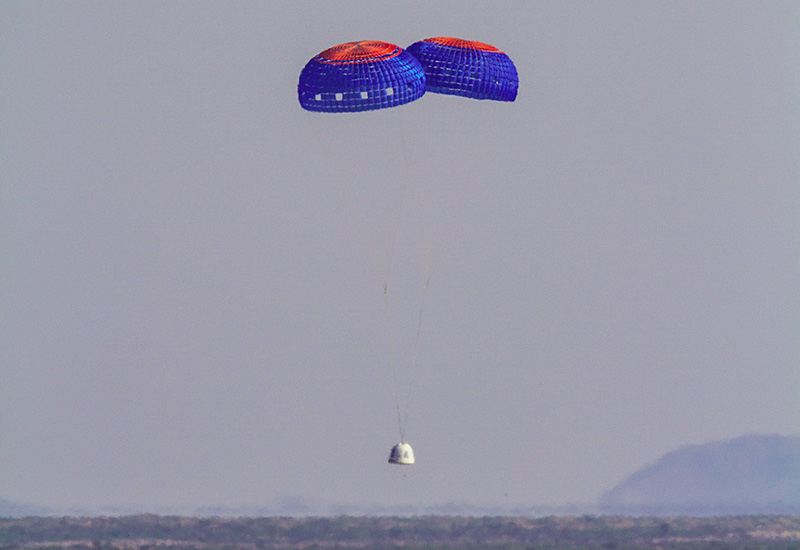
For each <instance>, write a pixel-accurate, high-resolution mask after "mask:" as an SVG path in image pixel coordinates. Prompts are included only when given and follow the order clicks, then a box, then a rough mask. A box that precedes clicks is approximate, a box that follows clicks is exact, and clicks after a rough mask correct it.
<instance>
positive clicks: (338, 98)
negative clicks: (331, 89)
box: [336, 93, 344, 101]
mask: <svg viewBox="0 0 800 550" xmlns="http://www.w3.org/2000/svg"><path fill="white" fill-rule="evenodd" d="M343 98H344V94H342V93H338V94H336V101H341V100H342V99H343Z"/></svg>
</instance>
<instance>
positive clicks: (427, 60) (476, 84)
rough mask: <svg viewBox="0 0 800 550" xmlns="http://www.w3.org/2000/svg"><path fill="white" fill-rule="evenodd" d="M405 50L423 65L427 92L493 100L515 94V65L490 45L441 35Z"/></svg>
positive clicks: (512, 99)
mask: <svg viewBox="0 0 800 550" xmlns="http://www.w3.org/2000/svg"><path fill="white" fill-rule="evenodd" d="M407 51H408V52H409V53H411V55H413V56H414V57H416V58H417V59H418V60H419V62H420V63H421V64H422V67H423V68H424V69H425V77H426V78H427V91H429V92H435V93H439V94H451V95H460V96H464V97H471V98H473V99H493V100H496V101H514V100H515V99H516V98H517V90H518V88H519V76H518V75H517V68H516V67H515V66H514V62H513V61H511V58H509V57H508V55H506V54H505V53H503V52H501V51H500V50H498V49H497V48H495V47H494V46H490V45H488V44H483V43H482V42H475V41H472V40H461V39H458V38H450V37H444V36H441V37H437V38H427V39H425V40H422V41H420V42H415V43H414V44H412V45H411V46H409V47H408V49H407Z"/></svg>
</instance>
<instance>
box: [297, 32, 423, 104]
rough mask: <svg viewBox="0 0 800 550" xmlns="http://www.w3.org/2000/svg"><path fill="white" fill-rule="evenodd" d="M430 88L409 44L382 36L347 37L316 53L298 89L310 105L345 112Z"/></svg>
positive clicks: (403, 99)
mask: <svg viewBox="0 0 800 550" xmlns="http://www.w3.org/2000/svg"><path fill="white" fill-rule="evenodd" d="M424 93H425V71H424V70H423V69H422V66H421V65H420V63H419V61H417V59H416V58H415V57H414V56H412V55H411V54H410V53H408V52H407V51H406V50H404V49H402V48H400V47H399V46H395V45H394V44H389V43H387V42H379V41H374V40H372V41H370V40H367V41H361V42H347V43H345V44H339V45H338V46H334V47H332V48H328V49H327V50H325V51H324V52H321V53H319V54H318V55H316V56H314V57H313V58H312V59H311V60H310V61H309V62H308V63H307V64H306V66H305V67H304V68H303V70H302V72H301V73H300V82H299V83H298V85H297V95H298V98H299V100H300V105H301V106H302V107H303V108H304V109H306V110H308V111H319V112H327V113H346V112H354V111H371V110H373V109H385V108H388V107H396V106H398V105H403V104H405V103H409V102H411V101H414V100H416V99H419V98H420V97H422V95H423V94H424Z"/></svg>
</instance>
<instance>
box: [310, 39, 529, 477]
mask: <svg viewBox="0 0 800 550" xmlns="http://www.w3.org/2000/svg"><path fill="white" fill-rule="evenodd" d="M518 85H519V79H518V76H517V70H516V67H515V66H514V63H513V62H512V61H511V59H510V58H509V57H508V56H507V55H506V54H505V53H503V52H501V51H500V50H498V49H497V48H495V47H493V46H489V45H488V44H484V43H482V42H475V41H468V40H461V39H457V38H449V37H438V38H428V39H426V40H423V41H420V42H415V43H414V44H412V45H411V46H409V48H408V49H406V50H404V49H402V48H400V47H398V46H396V45H394V44H390V43H388V42H381V41H374V40H372V41H369V40H367V41H359V42H347V43H344V44H339V45H337V46H333V47H331V48H328V49H327V50H324V51H322V52H321V53H319V54H317V55H316V56H314V57H313V58H311V59H310V60H309V61H308V63H307V64H306V65H305V67H304V68H303V69H302V71H301V73H300V78H299V82H298V85H297V95H298V100H299V102H300V106H301V107H302V108H303V109H305V110H307V111H312V112H322V113H355V112H361V111H373V110H380V109H387V108H391V107H397V106H400V105H405V104H407V103H411V102H414V101H416V100H418V99H419V98H421V97H422V96H423V95H424V94H425V93H426V91H429V92H434V93H442V94H451V95H460V96H464V97H469V98H474V99H491V100H496V101H514V100H515V99H516V96H517V88H518ZM348 137H349V136H348ZM359 179H361V178H359ZM386 218H387V219H388V218H391V216H387V217H386ZM395 231H396V229H395ZM393 245H394V237H392V239H391V244H390V245H389V247H390V250H389V252H388V254H384V256H383V257H382V258H381V261H379V262H376V263H380V264H382V265H383V270H381V269H379V270H378V271H379V279H380V281H381V286H382V289H383V293H384V299H385V316H386V326H387V333H388V337H389V348H390V353H392V357H391V358H390V363H391V364H392V369H393V378H394V386H395V401H396V406H397V421H398V427H399V431H400V442H399V443H397V444H396V445H395V446H394V447H392V450H391V452H390V455H389V463H390V464H400V465H410V464H413V463H414V451H413V449H412V448H411V445H409V444H408V443H407V442H405V430H406V424H407V421H408V410H409V407H408V404H409V402H410V395H411V386H412V385H411V381H410V380H409V382H408V386H407V393H406V395H405V414H403V413H402V412H401V399H400V384H399V382H398V373H397V366H396V361H395V358H394V354H393V351H392V350H393V349H394V343H393V338H392V328H391V327H392V323H391V321H390V315H389V297H388V296H389V295H388V290H387V286H388V270H389V267H390V266H391V255H392V254H391V247H393ZM418 246H420V245H419V243H418ZM438 251H439V252H440V251H441V248H439V249H438ZM418 252H419V253H420V256H421V257H422V256H424V255H425V254H423V253H422V251H421V250H418ZM428 264H429V265H428V266H426V267H427V268H428V271H427V272H426V273H424V274H423V279H424V281H423V285H422V299H421V301H420V307H419V315H418V319H417V323H416V325H417V329H416V339H415V340H414V344H413V352H412V359H411V364H410V368H409V369H408V371H409V378H410V377H411V373H413V371H414V368H415V366H416V363H417V354H418V347H419V340H420V332H421V327H422V313H423V305H424V302H425V292H426V291H427V289H428V283H429V280H430V277H431V270H432V264H433V260H430V261H428Z"/></svg>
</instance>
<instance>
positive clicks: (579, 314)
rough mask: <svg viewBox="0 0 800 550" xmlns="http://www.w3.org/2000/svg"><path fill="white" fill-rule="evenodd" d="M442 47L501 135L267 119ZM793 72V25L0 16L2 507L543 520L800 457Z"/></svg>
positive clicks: (747, 15)
mask: <svg viewBox="0 0 800 550" xmlns="http://www.w3.org/2000/svg"><path fill="white" fill-rule="evenodd" d="M442 35H444V36H456V37H459V38H465V39H470V40H479V41H483V42H486V43H489V44H492V45H495V46H497V47H499V48H500V49H502V50H504V51H506V52H507V53H508V54H509V55H510V56H511V58H512V59H513V60H514V61H515V63H516V65H517V69H518V71H519V74H520V92H519V96H518V99H517V101H516V102H515V103H498V102H488V101H471V100H467V99H463V98H456V97H452V96H441V95H435V94H428V95H426V96H424V97H423V98H422V99H420V100H419V101H417V102H415V103H412V104H410V105H406V106H403V107H399V108H396V109H390V110H387V111H382V112H373V113H361V114H356V115H343V116H335V115H322V114H314V113H308V112H305V111H303V110H302V109H301V108H300V106H299V104H298V102H297V97H296V86H297V78H298V75H299V73H300V70H301V69H302V67H303V65H304V64H305V63H306V62H307V61H308V59H310V58H311V57H312V56H314V55H315V54H316V53H318V52H319V51H321V50H324V49H326V48H328V47H330V46H333V45H335V44H339V43H342V42H348V41H352V40H363V39H377V40H385V41H388V42H393V43H396V44H399V45H401V46H404V47H405V46H408V45H409V44H411V43H412V42H414V41H416V40H420V39H423V38H427V37H430V36H442ZM798 43H800V9H799V8H798V4H797V3H795V2H758V3H753V2H702V3H697V2H694V1H692V2H683V3H682V2H664V3H660V4H654V3H647V4H645V3H640V2H588V3H578V2H573V3H563V2H537V3H533V2H531V3H520V2H517V1H508V2H501V1H494V2H476V1H470V2H466V1H464V0H458V1H452V2H445V1H431V0H427V1H424V2H423V1H408V2H397V3H394V4H392V5H390V4H389V3H386V2H367V1H363V2H358V1H346V2H338V3H335V4H334V3H322V2H319V3H317V2H307V1H306V2H303V1H298V0H292V1H286V2H277V1H275V2H236V3H210V2H205V3H197V2H169V3H163V2H133V3H119V2H112V3H108V2H81V1H79V2H24V3H23V2H4V3H2V4H1V5H0V48H2V50H1V52H0V55H2V57H1V58H0V74H1V75H3V76H2V77H1V78H0V93H1V94H2V95H1V96H0V97H1V99H2V101H1V102H0V154H2V157H1V158H2V164H1V165H0V176H1V177H2V188H1V189H0V193H2V195H1V196H0V209H2V210H1V211H0V230H1V231H2V233H1V234H0V238H1V239H2V271H1V272H0V276H1V277H2V294H1V296H2V298H1V301H0V307H1V308H2V310H1V311H0V314H2V316H1V317H0V318H1V319H2V321H0V323H2V325H0V326H2V332H1V333H0V354H1V355H0V360H1V361H2V364H1V367H2V373H0V377H1V378H0V470H1V471H2V475H1V476H0V498H7V499H14V500H21V501H26V502H32V503H37V504H43V505H50V506H56V507H63V506H85V507H93V506H101V505H110V504H118V505H129V506H144V507H163V506H182V505H188V506H200V505H206V504H209V505H231V506H235V505H242V504H246V505H255V506H259V505H261V506H273V505H278V504H281V503H291V502H302V503H309V504H310V505H312V506H317V507H322V508H324V507H327V506H331V505H334V504H337V503H346V504H365V505H371V504H384V505H385V504H407V503H414V504H419V505H423V506H428V505H436V504H444V503H448V502H466V503H472V504H476V505H486V506H504V507H511V506H518V505H523V506H526V505H538V504H564V503H568V502H587V501H591V500H593V499H595V498H596V497H597V496H598V495H599V493H600V492H602V491H603V490H605V489H608V488H610V487H611V486H613V485H614V484H615V483H617V482H618V481H620V480H621V479H622V478H623V477H625V476H626V475H628V474H630V473H632V472H633V471H634V470H636V469H637V468H639V467H640V466H642V465H644V464H646V463H648V462H651V461H653V460H655V459H656V458H658V457H659V456H661V455H662V454H663V453H665V452H667V451H670V450H672V449H674V448H676V447H678V446H681V445H684V444H687V443H702V442H706V441H710V440H715V439H721V438H727V437H733V436H737V435H740V434H743V433H749V432H776V433H783V434H799V433H800V412H798V407H797V404H798V393H799V392H800V369H798V366H799V365H798V357H799V356H800V355H799V354H798V352H800V346H799V345H798V344H799V343H800V341H799V340H798V334H799V332H798V321H800V307H799V306H800V303H799V302H798V296H800V293H798V290H799V288H798V282H800V281H798V265H799V264H798V260H800V249H799V248H798V243H800V227H799V226H798V214H800V210H799V208H798V207H799V206H800V201H799V200H798V199H799V198H800V197H799V196H798V186H797V185H798V178H799V177H800V156H798V151H800V96H799V95H798V90H800V50H798V47H797V45H798ZM395 230H396V235H397V240H396V243H397V244H396V247H395V248H394V254H393V262H392V270H391V277H390V283H389V289H390V290H389V297H390V310H391V316H392V323H393V329H392V335H393V340H394V343H395V345H396V346H395V348H396V352H395V353H394V354H392V353H391V352H390V351H389V349H390V348H389V345H388V343H387V342H388V337H387V331H386V330H385V324H384V301H383V293H382V291H381V289H380V283H379V279H378V277H376V276H375V273H376V272H375V271H374V270H373V267H372V265H371V262H373V263H375V261H377V263H376V265H380V263H381V260H380V258H381V254H382V252H385V251H386V250H388V249H387V248H386V247H385V244H386V242H387V241H386V239H387V238H388V236H390V235H392V234H394V232H395ZM418 236H420V237H419V238H417V237H418ZM418 250H421V251H426V250H435V251H438V250H441V252H440V253H439V254H437V255H436V256H437V261H436V262H435V271H434V272H433V278H432V279H431V284H430V287H429V290H428V292H427V295H426V298H425V312H424V317H423V328H422V333H421V340H420V347H419V356H418V366H417V369H416V372H415V373H414V375H413V382H414V386H413V391H412V394H411V408H410V416H409V423H408V430H407V433H406V435H407V439H408V441H409V442H410V443H411V444H412V445H413V446H414V449H415V451H416V454H417V464H416V465H415V466H413V467H411V468H398V467H391V466H389V465H387V464H386V458H387V456H388V451H389V448H390V447H391V445H392V444H394V443H395V442H396V441H397V438H398V433H397V419H396V411H395V402H394V389H393V388H394V386H393V377H392V368H391V363H392V357H394V358H395V360H396V362H397V365H398V369H399V371H400V374H401V375H402V376H401V378H404V376H405V374H406V373H407V371H408V365H409V364H410V362H411V361H410V358H411V349H412V348H413V335H414V332H415V330H416V316H417V311H418V309H419V306H420V297H421V283H422V278H423V276H422V275H421V273H422V270H421V269H420V267H419V265H420V262H418V261H417V251H418ZM429 265H431V264H429V263H426V262H422V266H423V267H425V266H429Z"/></svg>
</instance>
